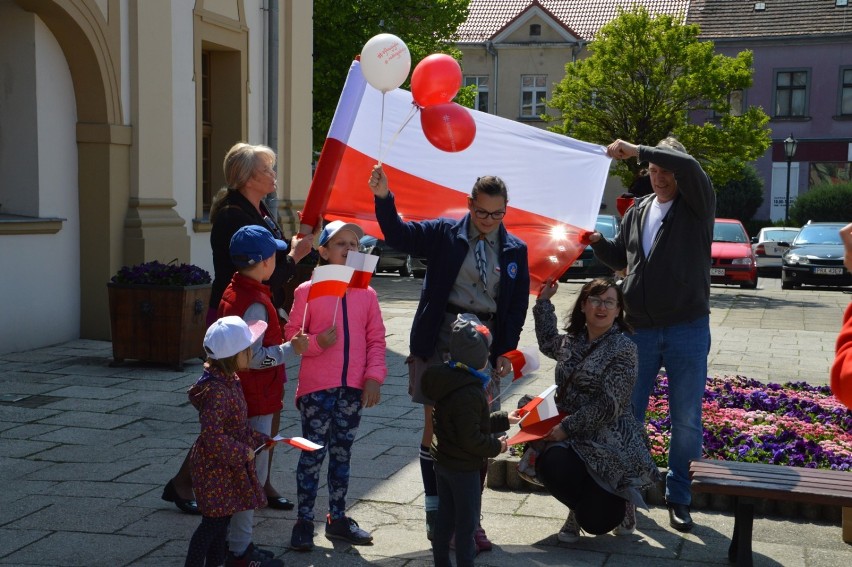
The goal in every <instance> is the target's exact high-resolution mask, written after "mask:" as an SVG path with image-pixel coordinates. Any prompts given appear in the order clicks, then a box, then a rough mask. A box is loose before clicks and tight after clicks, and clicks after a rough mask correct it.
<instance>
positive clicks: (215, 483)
mask: <svg viewBox="0 0 852 567" xmlns="http://www.w3.org/2000/svg"><path fill="white" fill-rule="evenodd" d="M264 331H266V322H265V321H251V322H249V323H246V322H245V321H243V320H242V319H241V318H240V317H236V316H229V317H222V318H221V319H219V320H218V321H216V322H215V323H213V324H212V325H211V326H210V328H209V329H208V330H207V334H206V335H205V336H204V350H205V351H206V352H207V356H208V359H207V362H206V363H205V365H204V373H203V374H202V375H201V378H199V379H198V381H197V382H196V383H195V384H193V385H192V387H191V388H190V389H189V400H190V401H191V402H192V405H193V406H195V407H196V408H197V409H198V412H199V413H198V418H199V421H200V422H201V434H200V435H199V436H198V439H197V440H196V441H195V444H194V445H193V446H192V450H191V451H190V462H191V465H192V486H193V491H194V492H195V498H196V501H197V502H198V509H199V511H200V512H201V515H202V516H201V525H200V526H198V528H197V529H196V530H195V533H194V534H193V535H192V539H191V540H190V542H189V551H188V553H187V556H186V563H185V565H186V567H190V566H199V567H204V566H205V565H206V566H208V567H211V566H218V565H222V563H224V562H225V555H226V551H227V540H226V536H227V532H228V524H229V523H230V521H231V515H233V514H234V513H236V512H240V511H242V510H250V509H255V508H261V507H263V506H265V505H266V497H265V496H264V493H263V487H262V486H261V485H260V483H259V482H258V480H257V473H256V472H255V466H254V450H255V448H257V447H259V446H261V445H264V444H266V443H267V442H268V441H270V439H269V437H268V436H266V435H264V434H263V433H260V432H258V431H255V430H253V429H252V428H251V426H249V424H248V419H247V417H246V400H245V397H244V396H243V390H242V388H241V387H240V382H239V378H238V377H237V370H242V369H245V368H248V364H249V359H250V357H251V345H252V343H254V342H255V341H257V340H258V338H259V337H261V336H262V335H263V333H264ZM246 555H249V554H248V553H247V554H246ZM264 559H266V560H265V561H262V562H259V563H260V564H261V565H263V566H264V567H278V566H281V565H283V563H282V562H281V561H280V560H277V559H272V558H264Z"/></svg>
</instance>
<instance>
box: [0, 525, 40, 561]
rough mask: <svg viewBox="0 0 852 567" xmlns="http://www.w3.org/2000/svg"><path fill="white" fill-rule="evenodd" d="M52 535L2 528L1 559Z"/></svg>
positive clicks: (0, 534) (0, 532) (36, 531)
mask: <svg viewBox="0 0 852 567" xmlns="http://www.w3.org/2000/svg"><path fill="white" fill-rule="evenodd" d="M48 535H50V532H48V531H44V530H14V529H4V528H0V557H3V556H6V555H9V554H10V553H12V552H14V551H17V550H18V549H21V548H22V547H26V546H28V545H29V544H31V543H33V542H35V541H38V540H40V539H42V538H43V537H46V536H48Z"/></svg>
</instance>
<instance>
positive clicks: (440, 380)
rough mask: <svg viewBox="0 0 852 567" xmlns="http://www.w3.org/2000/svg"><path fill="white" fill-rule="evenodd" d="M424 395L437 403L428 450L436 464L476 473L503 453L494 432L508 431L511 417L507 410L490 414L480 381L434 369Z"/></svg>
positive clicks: (442, 367) (442, 368)
mask: <svg viewBox="0 0 852 567" xmlns="http://www.w3.org/2000/svg"><path fill="white" fill-rule="evenodd" d="M423 394H424V395H425V396H426V397H427V398H430V399H432V400H435V411H434V412H433V413H432V423H433V425H434V429H433V431H434V434H433V435H432V446H431V447H430V448H429V453H431V455H432V458H433V459H435V462H437V463H439V464H440V465H442V466H444V467H447V468H448V469H452V470H457V471H475V470H479V469H481V468H482V465H483V464H484V462H485V459H486V458H488V457H496V456H497V455H499V454H500V440H499V439H497V438H496V437H493V436H492V435H491V433H500V432H503V431H507V430H508V429H509V418H508V416H507V414H506V412H504V411H497V412H494V413H489V411H488V401H487V400H486V399H485V391H484V390H483V388H482V381H481V380H480V379H479V378H477V377H476V376H474V375H472V374H471V373H469V372H467V371H466V370H463V369H459V368H450V367H449V366H447V365H446V364H439V365H436V366H431V367H429V368H428V369H426V372H425V373H424V374H423Z"/></svg>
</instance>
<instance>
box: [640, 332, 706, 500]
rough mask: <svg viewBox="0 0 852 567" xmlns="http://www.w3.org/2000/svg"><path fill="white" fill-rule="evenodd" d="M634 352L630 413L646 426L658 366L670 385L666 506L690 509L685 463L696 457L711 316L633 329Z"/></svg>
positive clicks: (687, 469) (687, 474) (699, 455)
mask: <svg viewBox="0 0 852 567" xmlns="http://www.w3.org/2000/svg"><path fill="white" fill-rule="evenodd" d="M628 336H629V337H630V338H631V339H633V342H634V343H636V346H637V347H638V348H639V376H638V377H637V379H636V385H635V386H634V387H633V414H634V415H635V416H636V419H637V420H638V421H639V423H645V410H646V409H648V398H649V397H650V395H651V392H652V390H653V388H654V382H655V380H656V378H657V374H658V373H659V371H660V368H661V367H665V369H666V374H667V375H668V380H669V415H670V416H671V421H672V438H671V445H670V446H669V473H668V476H667V477H666V501H667V502H670V503H673V504H687V505H688V504H690V503H691V502H692V494H691V493H690V490H689V461H690V460H692V459H698V458H700V457H701V448H702V442H703V428H702V425H701V400H702V397H703V396H704V387H705V385H706V383H707V354H708V353H709V351H710V316H709V315H705V316H704V317H700V318H698V319H695V320H694V321H690V322H688V323H681V324H679V325H672V326H670V327H658V328H651V329H637V330H636V333H635V334H633V335H628Z"/></svg>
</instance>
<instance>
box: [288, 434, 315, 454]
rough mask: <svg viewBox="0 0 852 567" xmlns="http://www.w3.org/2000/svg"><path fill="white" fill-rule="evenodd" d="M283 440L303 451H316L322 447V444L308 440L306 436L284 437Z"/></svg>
mask: <svg viewBox="0 0 852 567" xmlns="http://www.w3.org/2000/svg"><path fill="white" fill-rule="evenodd" d="M281 442H282V443H286V444H287V445H292V446H293V447H295V448H297V449H301V450H302V451H316V450H317V449H322V445H319V444H317V443H314V442H313V441H308V440H307V439H305V438H304V437H291V438H289V439H282V440H281Z"/></svg>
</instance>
